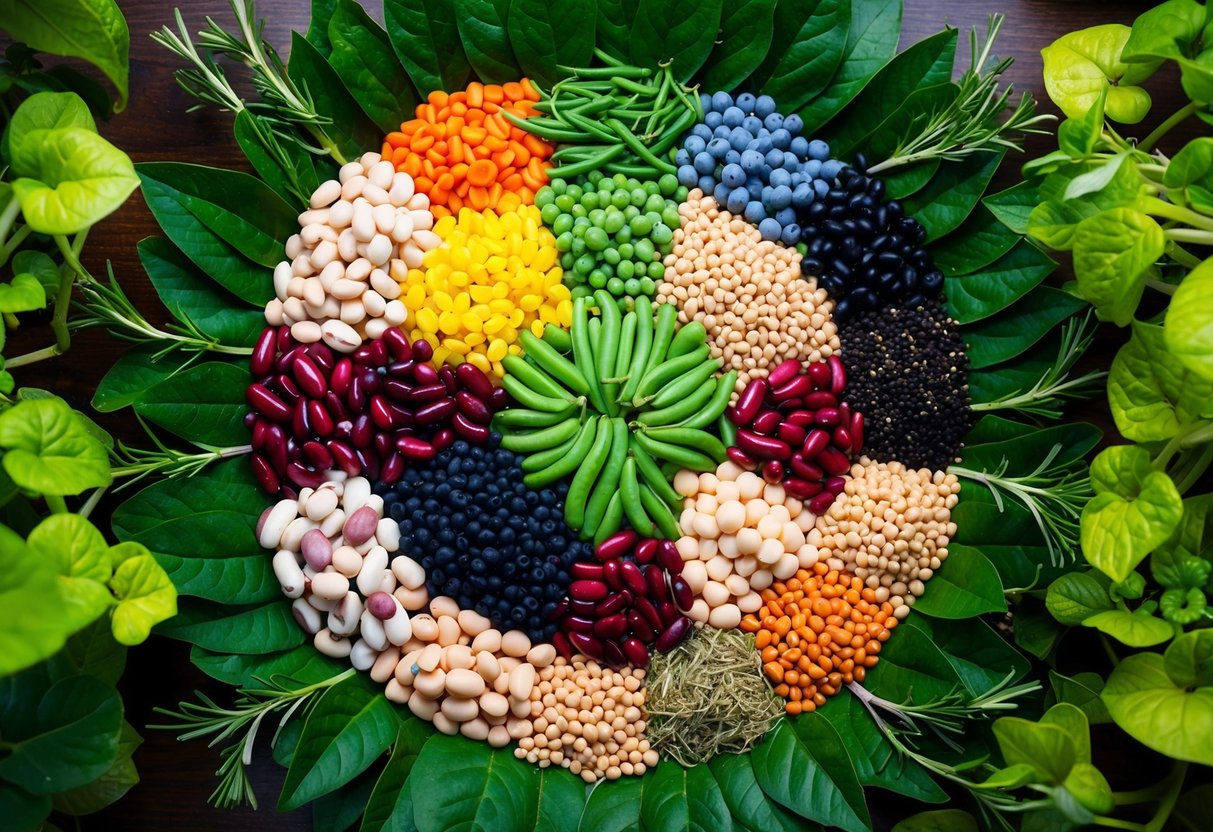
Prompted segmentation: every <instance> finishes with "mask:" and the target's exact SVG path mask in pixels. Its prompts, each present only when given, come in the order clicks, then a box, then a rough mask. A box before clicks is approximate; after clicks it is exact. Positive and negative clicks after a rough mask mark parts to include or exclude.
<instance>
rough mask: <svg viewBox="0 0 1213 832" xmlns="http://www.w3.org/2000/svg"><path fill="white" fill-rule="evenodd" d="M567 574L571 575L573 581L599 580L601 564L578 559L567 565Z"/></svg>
mask: <svg viewBox="0 0 1213 832" xmlns="http://www.w3.org/2000/svg"><path fill="white" fill-rule="evenodd" d="M569 574H570V575H572V577H573V580H575V581H576V580H591V581H601V580H602V564H600V563H587V562H585V561H578V562H577V563H574V564H573V565H572V566H571V567H569Z"/></svg>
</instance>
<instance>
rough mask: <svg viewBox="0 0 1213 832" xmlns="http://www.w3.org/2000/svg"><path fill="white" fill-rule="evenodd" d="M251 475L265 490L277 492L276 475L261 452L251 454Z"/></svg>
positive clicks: (272, 492)
mask: <svg viewBox="0 0 1213 832" xmlns="http://www.w3.org/2000/svg"><path fill="white" fill-rule="evenodd" d="M253 476H254V477H256V478H257V484H258V485H260V486H261V487H262V488H263V489H264V490H265V491H266V492H268V493H270V494H276V493H278V475H277V474H275V473H274V469H273V468H272V467H270V464H269V463H268V462H267V461H266V459H265V457H263V456H262V455H261V454H253Z"/></svg>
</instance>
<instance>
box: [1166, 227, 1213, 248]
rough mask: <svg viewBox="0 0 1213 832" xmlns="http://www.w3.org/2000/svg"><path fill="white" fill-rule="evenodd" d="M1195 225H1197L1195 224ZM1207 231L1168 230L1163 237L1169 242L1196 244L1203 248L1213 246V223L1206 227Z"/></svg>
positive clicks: (1188, 229)
mask: <svg viewBox="0 0 1213 832" xmlns="http://www.w3.org/2000/svg"><path fill="white" fill-rule="evenodd" d="M1193 224H1195V223H1193ZM1206 228H1208V230H1207V231H1197V230H1193V229H1191V228H1168V229H1166V230H1165V231H1163V235H1164V236H1166V238H1167V239H1168V240H1175V241H1176V242H1179V243H1196V244H1197V245H1202V246H1213V223H1210V224H1209V225H1207V226H1206Z"/></svg>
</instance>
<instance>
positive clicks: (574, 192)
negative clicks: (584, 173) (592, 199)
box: [565, 185, 585, 201]
mask: <svg viewBox="0 0 1213 832" xmlns="http://www.w3.org/2000/svg"><path fill="white" fill-rule="evenodd" d="M565 193H566V194H568V195H569V196H571V197H572V198H573V200H574V201H577V200H579V199H581V195H582V194H583V193H585V191H584V190H582V188H581V186H580V185H569V188H568V190H567V191H565Z"/></svg>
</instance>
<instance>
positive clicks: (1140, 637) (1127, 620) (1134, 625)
mask: <svg viewBox="0 0 1213 832" xmlns="http://www.w3.org/2000/svg"><path fill="white" fill-rule="evenodd" d="M1082 626H1084V627H1091V628H1092V629H1095V630H1099V631H1100V632H1101V633H1103V634H1104V635H1108V636H1111V637H1112V638H1114V639H1116V640H1117V641H1119V642H1120V643H1121V644H1126V645H1128V646H1129V647H1153V646H1154V645H1156V644H1162V643H1163V642H1164V641H1166V640H1167V639H1169V638H1171V637H1172V636H1174V635H1175V629H1174V628H1173V627H1172V626H1171V625H1170V624H1168V623H1167V622H1166V621H1163V620H1162V619H1161V618H1156V617H1155V616H1153V615H1151V614H1150V613H1148V612H1146V611H1144V610H1141V609H1138V610H1134V611H1133V612H1128V611H1126V610H1107V611H1106V612H1097V613H1095V614H1094V615H1092V616H1090V617H1089V618H1087V619H1085V620H1084V621H1083V622H1082Z"/></svg>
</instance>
